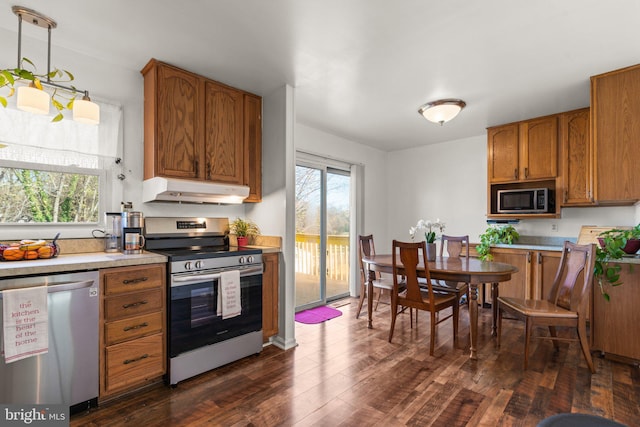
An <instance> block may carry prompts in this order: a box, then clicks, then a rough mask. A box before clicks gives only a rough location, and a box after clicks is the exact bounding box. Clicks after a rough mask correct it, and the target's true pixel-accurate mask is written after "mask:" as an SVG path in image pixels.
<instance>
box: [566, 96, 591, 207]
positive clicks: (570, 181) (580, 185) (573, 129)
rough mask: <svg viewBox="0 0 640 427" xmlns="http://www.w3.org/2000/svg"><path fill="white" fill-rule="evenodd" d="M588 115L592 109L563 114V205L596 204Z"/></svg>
mask: <svg viewBox="0 0 640 427" xmlns="http://www.w3.org/2000/svg"><path fill="white" fill-rule="evenodd" d="M589 116H590V109H589V108H583V109H581V110H576V111H568V112H566V113H562V114H561V115H560V144H561V149H562V196H561V198H560V197H558V198H557V200H560V202H561V204H562V206H590V205H593V204H595V202H594V198H593V162H592V149H591V139H590V137H589V127H590V119H589ZM559 196H560V195H559Z"/></svg>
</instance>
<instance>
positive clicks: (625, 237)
mask: <svg viewBox="0 0 640 427" xmlns="http://www.w3.org/2000/svg"><path fill="white" fill-rule="evenodd" d="M598 242H599V245H596V262H595V266H594V271H593V279H594V281H595V282H596V283H597V284H598V286H599V287H600V293H602V296H603V297H604V299H606V300H607V301H609V300H610V296H609V294H608V293H607V292H606V289H605V286H606V285H609V286H619V285H622V282H621V281H620V270H621V269H622V266H621V265H620V264H617V263H614V261H615V260H618V259H621V258H622V257H623V256H625V255H631V254H635V253H636V252H637V251H638V249H639V248H640V224H638V225H636V226H635V227H633V228H631V229H630V230H621V229H618V228H614V229H612V230H608V231H605V232H603V233H600V235H599V236H598ZM629 268H632V264H629Z"/></svg>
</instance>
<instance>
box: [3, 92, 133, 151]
mask: <svg viewBox="0 0 640 427" xmlns="http://www.w3.org/2000/svg"><path fill="white" fill-rule="evenodd" d="M94 102H96V101H95V100H94ZM97 104H98V105H99V106H100V124H99V125H97V126H96V125H89V124H84V123H79V122H75V121H73V120H72V119H71V118H70V117H65V118H64V119H63V120H62V121H60V122H56V123H52V122H51V118H52V116H44V115H39V114H32V113H28V112H25V111H21V110H17V109H13V108H10V107H9V108H2V107H0V142H2V143H4V144H10V145H19V146H23V147H35V148H39V149H46V150H57V151H67V152H68V151H71V152H74V153H80V154H84V155H90V156H100V157H108V158H115V157H117V156H118V145H119V144H118V143H119V139H120V138H121V122H122V106H120V105H114V104H109V103H106V102H97ZM67 113H68V111H67ZM23 160H27V159H23Z"/></svg>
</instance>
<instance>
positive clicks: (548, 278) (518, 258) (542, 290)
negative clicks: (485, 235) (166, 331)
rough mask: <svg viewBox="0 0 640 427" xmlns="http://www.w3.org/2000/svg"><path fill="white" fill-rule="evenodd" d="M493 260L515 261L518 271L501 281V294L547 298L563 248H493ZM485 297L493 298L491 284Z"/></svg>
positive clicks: (512, 263) (511, 262)
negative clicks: (548, 249)
mask: <svg viewBox="0 0 640 427" xmlns="http://www.w3.org/2000/svg"><path fill="white" fill-rule="evenodd" d="M491 253H492V254H493V261H495V262H504V263H506V264H511V265H514V266H516V267H517V268H518V272H517V273H515V274H514V275H512V276H511V280H509V281H508V282H502V283H500V287H499V295H501V296H507V297H513V298H534V299H544V298H546V296H547V294H548V293H549V291H550V290H551V286H552V285H553V279H554V278H555V274H556V272H557V271H558V266H559V265H560V257H561V255H562V252H561V251H559V250H558V251H541V250H532V249H512V248H492V249H491ZM485 292H486V294H485V295H484V301H486V302H491V294H490V287H487V288H486V291H485Z"/></svg>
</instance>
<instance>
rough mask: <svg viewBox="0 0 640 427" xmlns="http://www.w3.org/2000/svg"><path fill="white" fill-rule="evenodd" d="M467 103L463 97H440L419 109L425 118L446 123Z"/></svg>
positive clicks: (441, 123)
mask: <svg viewBox="0 0 640 427" xmlns="http://www.w3.org/2000/svg"><path fill="white" fill-rule="evenodd" d="M466 105H467V104H466V103H465V102H464V101H463V100H461V99H440V100H438V101H433V102H427V103H426V104H424V105H422V106H421V107H420V108H419V109H418V113H420V114H422V115H423V116H424V118H425V119H427V120H429V121H430V122H433V123H439V124H440V126H442V125H443V124H444V123H446V122H448V121H449V120H451V119H453V118H454V117H455V116H457V115H458V113H459V112H460V111H461V110H462V109H463V108H464V107H465V106H466Z"/></svg>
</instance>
